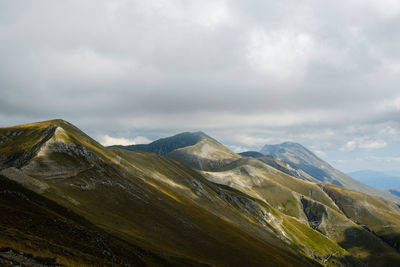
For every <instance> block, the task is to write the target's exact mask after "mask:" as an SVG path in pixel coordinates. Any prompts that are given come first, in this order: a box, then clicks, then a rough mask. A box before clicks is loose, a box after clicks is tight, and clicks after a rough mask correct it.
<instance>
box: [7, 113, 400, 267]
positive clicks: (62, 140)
mask: <svg viewBox="0 0 400 267" xmlns="http://www.w3.org/2000/svg"><path fill="white" fill-rule="evenodd" d="M49 129H51V131H50V130H49ZM3 136H5V137H6V138H3ZM0 140H2V141H1V142H0V155H1V157H0V159H1V160H0V172H1V174H2V175H3V176H5V177H6V179H9V180H13V181H14V182H17V183H18V184H19V185H21V186H23V187H24V188H25V189H27V190H32V192H34V193H35V194H39V195H40V196H42V197H44V198H47V199H48V200H50V201H53V202H56V203H57V204H58V205H61V206H63V207H65V208H66V209H69V210H71V211H73V212H74V213H76V214H77V215H78V216H82V217H83V218H85V219H86V220H87V221H89V222H90V223H92V224H93V225H95V227H98V228H99V229H102V230H101V231H106V232H107V233H108V234H110V235H112V236H113V237H115V238H118V239H122V240H124V242H127V243H128V244H129V246H134V247H137V248H139V249H140V250H141V251H149V253H150V254H149V258H147V260H148V261H150V262H151V261H156V259H158V260H157V262H158V263H159V264H160V265H168V264H172V265H176V266H198V265H203V264H206V265H217V266H220V265H234V264H240V265H251V266H265V265H271V266H276V265H284V266H290V265H293V266H310V265H311V266H314V265H315V266H318V265H319V264H323V265H333V266H336V265H346V266H353V265H354V266H358V265H360V264H361V262H362V263H366V264H375V265H377V264H380V265H382V264H386V265H387V264H389V263H396V262H398V263H400V255H398V254H397V252H396V251H395V249H396V248H395V245H394V244H395V243H396V240H397V232H398V230H397V229H398V228H399V227H400V226H398V225H397V224H394V225H393V227H392V228H390V229H389V230H387V229H386V228H385V229H383V228H379V224H376V221H377V220H378V219H379V220H382V223H383V224H384V225H386V224H387V222H388V221H389V220H391V219H392V220H393V219H394V220H397V219H398V217H397V216H398V215H397V213H398V210H397V209H398V206H397V205H394V204H393V203H392V202H390V201H389V202H388V201H386V200H380V199H376V197H372V196H365V195H364V194H361V193H354V192H353V191H345V190H341V189H340V188H338V187H337V186H334V185H332V186H330V187H326V190H327V192H330V195H331V196H333V195H335V196H336V197H335V198H332V197H331V196H329V195H328V193H327V192H325V191H324V190H322V189H321V185H320V184H316V183H312V182H309V181H304V180H302V179H298V178H296V177H293V176H290V175H288V174H286V173H284V172H282V171H280V170H278V169H276V168H274V167H273V166H270V165H268V164H266V163H265V162H262V161H260V160H258V159H254V158H246V157H241V156H239V155H238V154H236V153H233V152H232V151H229V150H228V149H227V148H226V147H224V146H223V145H222V144H220V143H218V142H217V141H216V140H215V139H212V138H205V139H202V140H200V141H198V142H197V143H195V144H194V145H189V146H185V147H182V146H181V147H179V148H175V149H174V150H173V151H170V152H169V153H167V154H166V155H157V154H155V153H149V152H143V151H129V150H126V149H122V148H117V147H112V148H105V147H103V146H102V145H101V144H99V143H98V142H96V141H95V140H93V139H92V138H90V137H89V136H88V135H86V134H85V133H83V132H82V131H80V130H79V129H78V128H76V127H75V126H73V125H71V124H69V123H66V122H64V121H58V120H56V121H47V122H41V123H36V124H30V125H25V126H15V127H6V128H0ZM187 143H188V142H186V144H187ZM189 143H190V142H189ZM172 147H176V146H172ZM166 151H168V149H164V150H159V151H158V152H159V153H160V154H161V153H164V152H166ZM26 155H28V156H26ZM171 155H172V156H171ZM177 155H178V156H179V157H178V156H177ZM188 157H189V159H191V160H192V159H194V160H193V161H191V160H189V161H188V160H187V158H188ZM190 157H191V158H190ZM21 158H22V159H24V160H20V159H21ZM10 159H11V160H10ZM205 159H206V160H205ZM266 159H270V160H273V159H271V158H270V157H266ZM188 162H189V163H190V164H188ZM274 162H275V163H276V164H281V163H280V162H279V161H274ZM202 164H205V165H202ZM282 167H284V166H282ZM10 188H11V187H10ZM13 190H14V191H13V192H15V193H13V194H18V190H16V189H13ZM342 194H344V195H345V197H347V198H350V199H353V200H352V201H354V203H357V205H353V206H356V207H359V209H360V210H363V211H368V209H369V208H368V206H367V205H366V202H365V201H367V202H371V201H374V209H372V210H373V211H374V212H375V210H378V209H379V208H382V209H383V210H385V211H390V212H391V213H393V214H392V215H390V216H384V215H385V214H380V213H377V214H379V215H380V217H378V216H369V215H368V214H367V213H366V215H365V217H363V220H364V221H363V223H364V224H365V225H367V226H368V227H370V228H369V229H374V231H376V233H373V232H368V231H367V230H365V229H364V228H363V227H362V226H360V225H358V224H356V223H355V221H356V220H359V218H358V217H356V216H355V215H354V214H357V213H356V212H355V211H354V210H352V209H348V210H345V209H344V208H343V207H342V205H343V204H344V205H346V203H347V202H346V201H344V202H343V201H342V198H344V197H343V196H342ZM3 196H4V194H3V193H2V192H0V201H2V199H3V198H2V197H3ZM335 201H336V202H335ZM28 203H30V202H29V200H28ZM342 210H345V212H346V213H343V211H342ZM24 214H26V213H24ZM374 214H375V213H374ZM24 216H26V218H24V220H23V221H29V220H31V219H33V218H30V217H29V215H28V214H26V215H24ZM3 220H4V218H2V219H0V226H1V223H3V222H4V221H3ZM13 227H14V226H13V225H12V224H11V225H10V224H7V229H8V230H7V231H15V229H14V228H13ZM353 232H356V233H357V237H358V238H356V236H354V235H353V234H352V233H353ZM359 237H362V238H363V240H366V244H364V245H363V246H361V245H360V244H358V239H359ZM42 238H43V236H42ZM385 238H386V239H387V240H386V239H385ZM385 240H386V241H385ZM193 241H194V242H193ZM2 242H4V240H1V239H0V247H2V246H4V245H5V244H4V243H2ZM14 245H15V244H14ZM129 246H128V247H129ZM13 249H14V250H16V249H17V250H18V249H19V251H21V252H23V253H31V251H27V250H26V248H21V247H15V246H14V248H13ZM128 250H129V248H128ZM48 253H49V254H50V255H51V253H52V252H51V251H50V250H48ZM53 253H54V252H53ZM33 255H35V254H33ZM53 255H55V254H53ZM121 255H122V256H123V254H121ZM37 256H38V255H37ZM0 257H1V253H0ZM54 257H55V258H56V262H59V261H57V260H58V257H59V256H57V255H55V256H54ZM60 260H61V259H60ZM89 261H90V260H89Z"/></svg>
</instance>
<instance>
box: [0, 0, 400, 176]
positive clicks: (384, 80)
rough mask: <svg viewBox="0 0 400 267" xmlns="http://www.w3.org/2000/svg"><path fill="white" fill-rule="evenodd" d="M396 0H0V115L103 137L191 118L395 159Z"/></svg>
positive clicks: (378, 164) (247, 142)
mask: <svg viewBox="0 0 400 267" xmlns="http://www.w3.org/2000/svg"><path fill="white" fill-rule="evenodd" d="M399 29H400V2H399V1H397V0H376V1H375V0H346V1H342V0H336V1H320V0H313V1H312V0H310V1H298V0H296V1H295V0H293V1H267V0H254V1H243V0H242V1H238V0H232V1H228V0H226V1H220V0H210V1H208V0H192V1H187V0H180V1H178V0H176V1H174V0H171V1H167V0H157V1H152V0H151V1H150V0H149V1H135V0H131V1H130V0H121V1H119V0H116V1H100V0H93V1H89V0H88V1H78V0H76V1H53V0H49V1H40V0H36V1H12V0H9V1H8V0H3V1H1V2H0V59H1V61H0V124H1V125H2V126H8V125H14V124H20V123H25V122H32V121H39V120H47V119H52V118H63V119H66V120H68V121H70V122H71V123H73V124H75V125H77V126H78V127H80V128H81V129H82V130H84V131H86V132H87V133H89V134H90V135H91V136H93V137H94V138H95V139H97V140H99V141H101V142H102V143H103V144H111V143H142V142H149V141H150V140H155V139H157V138H160V137H165V136H168V135H171V134H174V133H178V132H181V131H192V130H202V131H204V132H206V133H208V134H209V135H211V136H213V137H215V138H217V139H218V140H220V141H221V142H223V143H224V144H226V145H228V146H229V147H230V148H231V149H233V150H235V151H241V150H247V149H256V150H259V149H260V148H261V147H262V146H263V145H264V144H266V143H269V144H273V143H278V142H281V141H286V140H291V141H296V142H300V143H302V144H304V145H306V146H307V147H309V148H310V149H312V150H313V151H314V152H315V153H317V154H318V155H319V156H321V157H322V158H323V159H325V160H328V161H329V162H330V163H331V164H332V165H334V166H335V167H338V168H339V169H341V170H344V171H351V170H357V169H377V170H397V171H400V153H399V151H400V88H399V86H400V49H399V47H400V30H399Z"/></svg>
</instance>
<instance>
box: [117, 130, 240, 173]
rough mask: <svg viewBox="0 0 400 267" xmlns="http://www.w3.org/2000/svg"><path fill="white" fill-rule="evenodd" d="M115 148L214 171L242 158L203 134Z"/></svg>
mask: <svg viewBox="0 0 400 267" xmlns="http://www.w3.org/2000/svg"><path fill="white" fill-rule="evenodd" d="M115 147H119V148H123V149H126V150H131V151H144V152H153V153H156V154H158V155H162V156H166V157H169V158H173V159H176V160H179V161H180V162H183V163H185V164H186V165H188V166H190V167H193V168H196V169H200V170H213V169H215V168H218V167H220V166H223V165H224V164H226V163H229V162H231V161H233V160H234V159H238V158H240V156H239V155H237V154H236V153H234V152H232V151H230V150H229V149H227V148H226V147H225V146H223V145H222V144H220V143H219V142H218V141H216V140H215V139H213V138H211V137H210V136H208V135H206V134H205V133H203V132H185V133H180V134H177V135H174V136H171V137H167V138H162V139H159V140H156V141H154V142H152V143H150V144H148V145H132V146H115Z"/></svg>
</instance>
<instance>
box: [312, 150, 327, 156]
mask: <svg viewBox="0 0 400 267" xmlns="http://www.w3.org/2000/svg"><path fill="white" fill-rule="evenodd" d="M314 153H315V154H316V155H317V156H319V157H324V156H326V153H325V152H324V151H321V150H314Z"/></svg>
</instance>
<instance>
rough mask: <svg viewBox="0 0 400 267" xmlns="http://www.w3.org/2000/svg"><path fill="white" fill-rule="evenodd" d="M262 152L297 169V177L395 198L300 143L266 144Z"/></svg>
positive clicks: (291, 168) (292, 168)
mask: <svg viewBox="0 0 400 267" xmlns="http://www.w3.org/2000/svg"><path fill="white" fill-rule="evenodd" d="M261 153H263V154H265V155H270V156H272V157H274V158H275V159H277V160H279V161H281V162H283V163H284V164H286V166H287V168H288V169H289V170H290V171H293V170H295V171H296V174H294V175H295V176H296V177H299V178H302V179H305V180H308V181H312V182H329V183H331V184H334V185H339V186H343V187H347V188H351V189H354V190H357V191H360V192H364V193H367V194H373V195H379V196H384V197H388V198H392V199H394V198H395V197H394V196H393V195H391V194H388V193H387V192H384V191H382V190H379V189H376V188H372V187H370V186H368V185H365V184H363V183H361V182H359V181H356V180H354V179H353V178H351V177H349V176H348V175H346V174H344V173H342V172H340V171H339V170H336V169H335V168H333V167H332V166H331V165H329V164H328V163H327V162H325V161H323V160H322V159H320V158H319V157H317V156H316V155H315V154H314V153H312V152H311V151H309V150H308V149H306V148H305V147H304V146H302V145H300V144H297V143H291V142H286V143H282V144H278V145H265V146H264V147H263V148H262V149H261Z"/></svg>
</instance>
